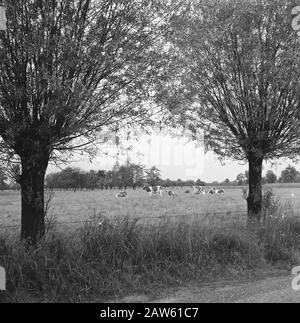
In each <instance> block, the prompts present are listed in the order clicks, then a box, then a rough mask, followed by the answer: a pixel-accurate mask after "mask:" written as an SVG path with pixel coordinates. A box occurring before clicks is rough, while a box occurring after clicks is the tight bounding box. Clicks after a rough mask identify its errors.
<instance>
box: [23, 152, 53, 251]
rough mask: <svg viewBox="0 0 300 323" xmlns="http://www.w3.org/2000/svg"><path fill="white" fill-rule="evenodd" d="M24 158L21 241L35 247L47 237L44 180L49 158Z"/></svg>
mask: <svg viewBox="0 0 300 323" xmlns="http://www.w3.org/2000/svg"><path fill="white" fill-rule="evenodd" d="M33 157H34V155H33V156H31V157H30V158H28V159H27V158H22V157H21V163H22V174H21V178H20V184H21V201H22V202H21V239H22V240H25V241H27V242H28V243H29V244H31V245H35V244H36V243H37V242H38V241H40V240H41V239H42V238H43V237H44V235H45V210H44V180H45V174H46V169H47V166H48V160H49V156H46V155H45V156H43V158H41V156H39V158H33Z"/></svg>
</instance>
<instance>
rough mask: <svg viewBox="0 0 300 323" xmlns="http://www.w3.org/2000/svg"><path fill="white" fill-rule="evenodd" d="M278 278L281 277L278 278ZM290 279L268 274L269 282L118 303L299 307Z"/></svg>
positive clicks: (209, 286)
mask: <svg viewBox="0 0 300 323" xmlns="http://www.w3.org/2000/svg"><path fill="white" fill-rule="evenodd" d="M278 275H280V276H278ZM293 278H294V277H293V276H291V275H287V274H286V273H285V274H284V276H282V273H281V274H280V273H278V274H277V276H276V275H275V277H274V274H271V276H270V277H269V278H268V276H267V275H266V276H265V277H264V278H261V277H260V278H255V279H253V278H252V279H250V280H249V279H247V280H246V281H245V280H244V281H241V280H235V281H218V282H215V283H209V284H205V285H204V284H198V285H197V284H193V285H192V284H190V285H189V286H186V287H183V288H179V289H170V290H168V291H167V292H165V293H163V295H161V296H158V297H155V298H147V297H146V296H132V297H126V298H123V299H122V300H118V302H124V303H127V302H142V303H144V302H156V303H300V291H299V292H296V291H294V290H293V289H292V280H293Z"/></svg>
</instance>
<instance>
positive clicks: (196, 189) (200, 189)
mask: <svg viewBox="0 0 300 323" xmlns="http://www.w3.org/2000/svg"><path fill="white" fill-rule="evenodd" d="M193 190H194V194H201V193H202V192H203V190H204V188H203V186H193Z"/></svg>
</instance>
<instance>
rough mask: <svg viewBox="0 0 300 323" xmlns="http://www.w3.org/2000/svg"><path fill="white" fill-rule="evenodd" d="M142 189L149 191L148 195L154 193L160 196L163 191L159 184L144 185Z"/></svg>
mask: <svg viewBox="0 0 300 323" xmlns="http://www.w3.org/2000/svg"><path fill="white" fill-rule="evenodd" d="M143 190H144V191H146V192H147V193H149V195H150V196H152V195H154V194H155V195H156V194H159V195H160V196H162V194H163V191H162V189H161V186H144V187H143Z"/></svg>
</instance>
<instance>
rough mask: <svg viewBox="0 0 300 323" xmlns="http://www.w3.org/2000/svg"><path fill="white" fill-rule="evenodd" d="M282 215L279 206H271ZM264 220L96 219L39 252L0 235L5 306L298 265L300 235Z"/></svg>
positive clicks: (284, 222) (277, 220)
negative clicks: (256, 223)
mask: <svg viewBox="0 0 300 323" xmlns="http://www.w3.org/2000/svg"><path fill="white" fill-rule="evenodd" d="M277 212H278V214H280V212H281V210H280V208H278V209H277ZM268 214H269V215H268V216H267V217H266V220H265V221H264V223H263V225H262V226H261V228H260V229H259V230H257V231H255V232H249V231H247V229H246V227H245V226H243V225H242V224H231V225H224V226H223V227H222V226H219V227H218V228H216V227H211V226H205V227H204V226H203V223H201V222H199V221H196V220H195V221H183V220H182V221H181V220H178V221H168V220H163V221H161V222H160V223H156V224H152V225H145V224H143V225H140V224H139V222H137V221H136V220H131V219H130V218H123V219H114V220H112V219H108V218H105V217H102V216H101V217H95V218H94V221H92V222H90V223H87V224H86V225H85V226H84V227H82V228H80V229H78V230H77V231H75V232H69V233H64V234H63V233H59V232H53V231H51V230H49V232H48V234H47V237H46V239H45V241H43V242H42V243H41V244H40V245H39V246H38V247H37V248H34V249H30V250H28V249H26V246H24V245H23V244H22V243H21V242H19V241H17V240H16V239H15V237H14V236H8V235H6V236H2V237H1V238H0V265H1V266H3V267H4V268H5V269H6V272H7V289H8V291H7V292H5V293H4V292H2V293H1V292H0V298H2V299H1V301H4V302H18V301H22V302H24V301H25V302H66V301H67V302H89V301H95V300H97V301H103V300H107V299H110V298H112V297H115V296H121V295H125V294H131V293H138V292H139V293H151V292H153V291H155V290H156V289H157V288H165V287H168V286H175V285H178V284H181V283H184V282H187V281H193V280H198V279H203V278H205V277H207V275H216V274H221V273H222V272H224V270H225V271H226V269H231V268H234V269H235V270H241V271H242V270H245V269H250V268H251V269H253V268H256V267H258V266H262V265H264V264H266V263H267V262H271V263H278V262H283V263H285V264H288V265H290V264H293V263H297V264H299V262H300V257H299V250H300V236H299V232H298V231H297V230H295V227H293V226H292V225H291V219H292V218H293V215H292V214H289V217H287V218H283V217H280V216H278V217H275V216H273V215H272V217H271V216H270V215H271V214H270V212H269V213H268Z"/></svg>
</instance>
